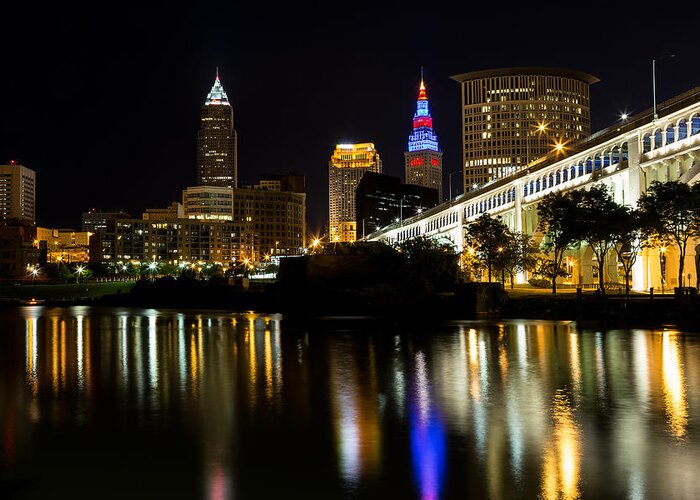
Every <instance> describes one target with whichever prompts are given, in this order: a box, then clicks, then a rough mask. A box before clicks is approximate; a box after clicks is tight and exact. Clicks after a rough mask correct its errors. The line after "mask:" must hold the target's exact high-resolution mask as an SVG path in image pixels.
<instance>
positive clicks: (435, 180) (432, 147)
mask: <svg viewBox="0 0 700 500" xmlns="http://www.w3.org/2000/svg"><path fill="white" fill-rule="evenodd" d="M404 156H405V158H406V161H405V169H406V170H405V172H406V184H415V185H418V186H424V187H429V188H433V189H437V190H438V199H439V200H440V201H442V151H440V146H439V145H438V138H437V135H436V134H435V132H434V131H433V117H432V116H431V115H430V105H429V104H428V94H427V92H426V89H425V83H424V82H423V71H422V70H421V79H420V87H419V88H418V101H417V103H416V113H415V114H414V115H413V131H412V132H411V135H409V136H408V151H406V152H405V153H404Z"/></svg>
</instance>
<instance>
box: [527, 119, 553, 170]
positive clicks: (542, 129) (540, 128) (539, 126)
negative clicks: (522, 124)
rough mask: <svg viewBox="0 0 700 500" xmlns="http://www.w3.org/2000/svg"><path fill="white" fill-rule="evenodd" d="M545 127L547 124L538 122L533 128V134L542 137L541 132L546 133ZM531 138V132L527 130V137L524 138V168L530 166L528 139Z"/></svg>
mask: <svg viewBox="0 0 700 500" xmlns="http://www.w3.org/2000/svg"><path fill="white" fill-rule="evenodd" d="M547 125H549V124H548V123H543V122H538V123H537V126H536V127H535V132H537V133H538V135H542V133H543V132H546V131H547ZM531 138H532V132H531V131H529V130H528V132H527V135H526V136H525V139H526V140H525V162H526V163H525V167H526V168H528V167H529V166H530V139H531Z"/></svg>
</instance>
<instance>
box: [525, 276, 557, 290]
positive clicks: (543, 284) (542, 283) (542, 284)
mask: <svg viewBox="0 0 700 500" xmlns="http://www.w3.org/2000/svg"><path fill="white" fill-rule="evenodd" d="M528 283H530V284H531V285H532V286H534V287H537V288H549V287H550V286H552V282H551V281H549V280H546V279H544V278H532V279H530V280H528Z"/></svg>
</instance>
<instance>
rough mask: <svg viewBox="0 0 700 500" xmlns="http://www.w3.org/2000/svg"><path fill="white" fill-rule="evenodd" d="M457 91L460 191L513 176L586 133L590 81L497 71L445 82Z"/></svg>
mask: <svg viewBox="0 0 700 500" xmlns="http://www.w3.org/2000/svg"><path fill="white" fill-rule="evenodd" d="M451 78H452V79H453V80H456V81H458V82H459V83H460V84H461V86H462V132H463V136H462V137H463V139H464V140H463V143H462V148H463V149H462V161H463V163H462V167H463V169H464V190H465V192H466V191H471V190H473V189H477V188H478V187H480V186H482V185H483V184H485V183H487V182H490V181H493V180H495V179H498V178H501V177H505V176H508V175H511V174H514V173H516V172H518V171H519V170H521V169H522V168H525V166H526V165H527V164H529V163H531V162H532V161H534V160H536V159H537V158H540V157H543V156H545V155H547V154H548V153H550V152H552V150H553V147H554V145H555V144H556V143H562V144H564V143H568V144H573V143H575V142H577V141H579V140H581V139H584V138H585V137H588V136H589V135H590V133H591V114H590V93H589V87H590V86H591V85H592V84H594V83H596V82H597V81H598V78H596V77H595V76H592V75H589V74H588V73H584V72H583V71H576V70H570V69H562V68H540V67H525V68H499V69H491V70H484V71H473V72H470V73H463V74H461V75H455V76H452V77H451Z"/></svg>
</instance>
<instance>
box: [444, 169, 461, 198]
mask: <svg viewBox="0 0 700 500" xmlns="http://www.w3.org/2000/svg"><path fill="white" fill-rule="evenodd" d="M461 173H462V171H461V170H455V171H454V172H450V173H449V174H448V176H447V179H448V180H449V185H450V198H449V199H450V200H451V199H452V174H461Z"/></svg>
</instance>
